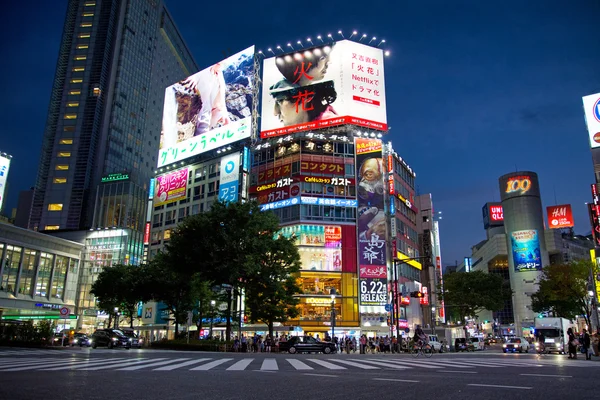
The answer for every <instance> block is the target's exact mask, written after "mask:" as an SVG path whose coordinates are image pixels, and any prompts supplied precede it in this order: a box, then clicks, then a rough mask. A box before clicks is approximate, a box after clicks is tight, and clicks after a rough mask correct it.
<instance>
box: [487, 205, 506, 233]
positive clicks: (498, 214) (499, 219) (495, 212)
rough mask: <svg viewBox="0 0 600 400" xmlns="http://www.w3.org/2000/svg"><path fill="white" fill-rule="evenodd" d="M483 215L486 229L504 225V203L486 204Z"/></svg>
mask: <svg viewBox="0 0 600 400" xmlns="http://www.w3.org/2000/svg"><path fill="white" fill-rule="evenodd" d="M482 213H483V228H484V229H487V228H489V227H490V226H502V225H504V211H503V210H502V203H485V205H484V206H483V209H482Z"/></svg>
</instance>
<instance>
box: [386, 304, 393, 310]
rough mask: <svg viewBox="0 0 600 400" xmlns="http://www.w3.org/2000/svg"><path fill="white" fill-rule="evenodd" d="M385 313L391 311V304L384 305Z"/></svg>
mask: <svg viewBox="0 0 600 400" xmlns="http://www.w3.org/2000/svg"><path fill="white" fill-rule="evenodd" d="M385 311H387V312H390V311H392V305H391V304H386V305H385Z"/></svg>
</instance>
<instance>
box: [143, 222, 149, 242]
mask: <svg viewBox="0 0 600 400" xmlns="http://www.w3.org/2000/svg"><path fill="white" fill-rule="evenodd" d="M148 243H150V222H146V228H145V229H144V244H148Z"/></svg>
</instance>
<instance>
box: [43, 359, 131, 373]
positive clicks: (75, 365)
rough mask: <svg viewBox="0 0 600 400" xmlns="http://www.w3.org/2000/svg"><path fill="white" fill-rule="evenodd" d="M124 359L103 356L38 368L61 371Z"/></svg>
mask: <svg viewBox="0 0 600 400" xmlns="http://www.w3.org/2000/svg"><path fill="white" fill-rule="evenodd" d="M123 360H124V358H104V359H100V360H99V359H95V360H94V359H88V360H84V361H82V362H76V363H71V364H69V365H67V366H60V367H54V368H44V369H40V370H39V371H61V370H65V369H71V368H73V367H81V366H83V365H85V366H88V365H98V364H106V363H107V362H113V363H114V362H122V361H123Z"/></svg>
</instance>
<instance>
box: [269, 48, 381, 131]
mask: <svg viewBox="0 0 600 400" xmlns="http://www.w3.org/2000/svg"><path fill="white" fill-rule="evenodd" d="M383 58H384V56H383V51H382V50H381V49H378V48H375V47H370V46H367V45H364V44H360V43H356V42H352V41H349V40H343V41H340V42H337V43H333V44H331V43H328V44H323V45H320V46H316V47H312V48H310V49H303V50H299V51H297V52H295V53H291V54H282V55H279V56H276V57H271V58H267V59H265V60H264V63H263V90H262V93H263V94H262V113H261V115H262V118H261V133H260V137H261V138H262V139H266V138H270V137H275V136H281V135H287V134H290V133H295V132H301V131H306V130H312V129H319V128H324V127H330V126H335V125H342V124H354V125H359V126H364V127H367V128H372V129H378V130H382V131H385V130H387V119H386V103H385V81H384V71H383Z"/></svg>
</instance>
